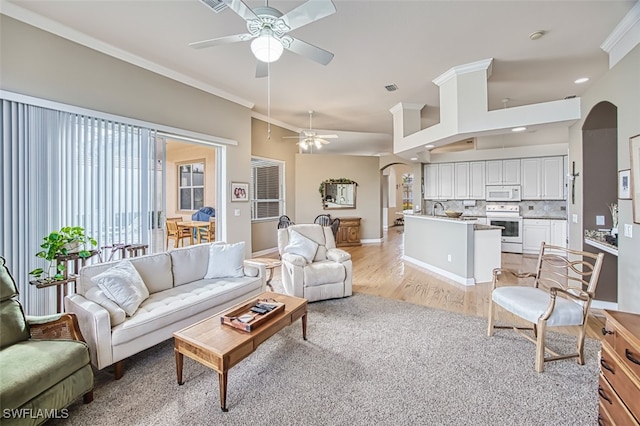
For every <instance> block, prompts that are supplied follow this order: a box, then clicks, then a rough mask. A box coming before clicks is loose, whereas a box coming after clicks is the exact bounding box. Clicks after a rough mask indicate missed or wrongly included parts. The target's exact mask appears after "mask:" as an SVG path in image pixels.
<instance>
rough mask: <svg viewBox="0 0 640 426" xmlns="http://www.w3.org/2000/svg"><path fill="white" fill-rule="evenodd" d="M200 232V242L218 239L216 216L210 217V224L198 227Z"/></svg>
mask: <svg viewBox="0 0 640 426" xmlns="http://www.w3.org/2000/svg"><path fill="white" fill-rule="evenodd" d="M197 232H198V242H199V243H201V242H204V241H206V242H208V243H211V242H214V241H215V240H216V218H215V217H210V218H209V226H202V227H200V228H198V229H197Z"/></svg>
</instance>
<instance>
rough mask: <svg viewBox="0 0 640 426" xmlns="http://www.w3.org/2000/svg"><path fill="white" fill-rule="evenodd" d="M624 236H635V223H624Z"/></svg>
mask: <svg viewBox="0 0 640 426" xmlns="http://www.w3.org/2000/svg"><path fill="white" fill-rule="evenodd" d="M624 236H625V237H629V238H632V237H633V225H630V224H628V223H625V224H624Z"/></svg>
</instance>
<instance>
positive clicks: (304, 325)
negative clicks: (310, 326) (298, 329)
mask: <svg viewBox="0 0 640 426" xmlns="http://www.w3.org/2000/svg"><path fill="white" fill-rule="evenodd" d="M301 320H302V339H303V340H307V313H306V312H305V313H304V315H303V316H302V318H301Z"/></svg>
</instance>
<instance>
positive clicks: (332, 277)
mask: <svg viewBox="0 0 640 426" xmlns="http://www.w3.org/2000/svg"><path fill="white" fill-rule="evenodd" d="M346 276H347V270H346V269H345V267H344V265H343V264H342V263H337V262H332V261H329V260H325V261H322V262H313V263H311V264H309V265H307V266H306V267H305V268H304V285H305V287H313V286H317V285H323V284H331V283H338V282H343V281H344V280H345V279H346Z"/></svg>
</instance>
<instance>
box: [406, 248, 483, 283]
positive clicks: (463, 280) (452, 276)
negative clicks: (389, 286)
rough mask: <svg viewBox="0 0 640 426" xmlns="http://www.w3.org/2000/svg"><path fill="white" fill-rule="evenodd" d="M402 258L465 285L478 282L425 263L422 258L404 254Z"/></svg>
mask: <svg viewBox="0 0 640 426" xmlns="http://www.w3.org/2000/svg"><path fill="white" fill-rule="evenodd" d="M402 260H406V261H407V262H409V263H413V264H414V265H418V266H420V267H422V268H424V269H427V270H429V271H431V272H435V273H436V274H438V275H442V276H443V277H445V278H449V279H450V280H453V281H455V282H457V283H459V284H462V285H464V286H471V285H475V284H476V280H474V279H473V278H465V277H461V276H460V275H456V274H453V273H451V272H449V271H445V270H444V269H440V268H438V267H435V266H433V265H429V264H428V263H424V262H422V261H420V260H417V259H414V258H413V257H409V256H406V255H405V256H402Z"/></svg>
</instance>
